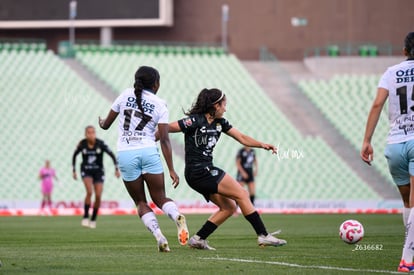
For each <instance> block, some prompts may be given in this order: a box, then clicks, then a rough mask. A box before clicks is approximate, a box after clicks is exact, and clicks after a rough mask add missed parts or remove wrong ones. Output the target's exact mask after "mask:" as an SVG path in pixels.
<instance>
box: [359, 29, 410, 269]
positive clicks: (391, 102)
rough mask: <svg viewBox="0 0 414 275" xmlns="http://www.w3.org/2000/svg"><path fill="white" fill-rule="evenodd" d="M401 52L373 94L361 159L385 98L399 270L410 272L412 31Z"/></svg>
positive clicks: (369, 152)
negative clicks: (399, 233) (400, 243)
mask: <svg viewBox="0 0 414 275" xmlns="http://www.w3.org/2000/svg"><path fill="white" fill-rule="evenodd" d="M404 54H405V56H406V57H407V60H405V61H403V62H401V63H399V64H397V65H394V66H392V67H389V68H388V69H387V71H386V72H385V73H384V74H383V75H382V77H381V80H380V82H379V84H378V90H377V96H376V98H375V100H374V103H373V105H372V107H371V111H370V113H369V115H368V120H367V124H366V129H365V135H364V141H363V144H362V148H361V158H362V160H363V161H365V162H366V163H368V164H369V165H371V161H372V160H373V159H374V150H373V148H372V146H371V138H372V136H373V134H374V131H375V127H376V125H377V123H378V119H379V116H380V114H381V111H382V108H383V106H384V104H385V101H386V100H387V98H388V112H389V115H388V117H389V124H390V131H389V134H388V138H387V146H386V148H385V157H386V158H387V161H388V167H389V170H390V173H391V176H392V178H393V180H394V182H395V184H396V185H397V187H398V190H399V191H400V193H401V198H402V200H403V203H404V209H403V221H404V225H405V227H406V238H405V243H404V247H403V251H402V257H401V262H400V265H399V267H398V271H399V272H410V271H414V263H413V256H414V251H413V245H414V226H413V225H414V224H413V223H414V211H411V209H412V207H413V206H414V32H410V33H409V34H408V35H407V36H406V38H405V45H404Z"/></svg>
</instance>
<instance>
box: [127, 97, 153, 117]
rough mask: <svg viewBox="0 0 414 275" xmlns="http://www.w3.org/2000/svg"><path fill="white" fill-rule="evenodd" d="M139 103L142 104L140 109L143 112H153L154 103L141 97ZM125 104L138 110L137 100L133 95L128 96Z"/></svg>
mask: <svg viewBox="0 0 414 275" xmlns="http://www.w3.org/2000/svg"><path fill="white" fill-rule="evenodd" d="M141 105H142V109H143V110H144V113H149V114H152V113H153V112H154V109H155V105H154V104H153V103H151V102H148V101H147V100H146V99H141ZM125 106H126V107H131V108H133V109H138V110H139V107H138V104H137V100H136V99H135V97H132V96H130V97H128V99H127V102H126V104H125Z"/></svg>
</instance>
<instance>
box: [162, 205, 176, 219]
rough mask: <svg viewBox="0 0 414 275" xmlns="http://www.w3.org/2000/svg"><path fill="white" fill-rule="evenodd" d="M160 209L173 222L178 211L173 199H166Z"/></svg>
mask: <svg viewBox="0 0 414 275" xmlns="http://www.w3.org/2000/svg"><path fill="white" fill-rule="evenodd" d="M162 211H164V213H165V214H167V215H168V217H170V219H172V220H173V221H174V222H175V220H176V219H177V217H178V215H180V212H179V211H178V207H177V205H176V204H175V203H174V202H173V201H168V202H166V203H164V204H163V206H162Z"/></svg>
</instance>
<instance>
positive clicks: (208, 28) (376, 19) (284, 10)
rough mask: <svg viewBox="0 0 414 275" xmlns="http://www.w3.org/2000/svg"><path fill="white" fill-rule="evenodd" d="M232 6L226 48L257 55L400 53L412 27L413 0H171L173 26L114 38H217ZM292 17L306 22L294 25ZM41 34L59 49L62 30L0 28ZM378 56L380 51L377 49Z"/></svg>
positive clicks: (95, 33) (92, 32)
mask: <svg viewBox="0 0 414 275" xmlns="http://www.w3.org/2000/svg"><path fill="white" fill-rule="evenodd" d="M223 4H228V5H229V7H230V20H229V23H228V32H229V49H230V51H231V52H233V53H235V54H236V55H237V56H238V57H239V58H240V59H258V57H259V48H260V47H261V46H266V47H267V48H268V49H270V50H271V52H273V53H274V54H275V55H276V56H277V57H278V58H279V59H282V60H300V59H302V58H303V56H304V52H305V50H306V49H308V48H311V47H321V46H326V45H327V44H329V43H348V42H350V43H358V42H370V43H377V44H382V43H390V44H391V45H394V46H396V50H395V52H394V54H399V52H400V51H401V48H402V46H403V39H404V37H405V35H406V34H407V33H408V32H409V31H414V28H413V27H412V11H413V10H414V1H412V0H396V1H390V0H346V1H343V0H312V1H309V0H258V1H250V0H226V1H223V0H209V1H203V0H192V1H188V0H175V1H174V26H173V27H142V28H116V29H114V30H113V38H114V39H115V40H161V41H186V42H216V43H220V41H221V6H222V5H223ZM294 17H299V18H306V20H307V25H306V26H297V27H294V26H292V23H291V19H292V18H294ZM76 34H77V39H99V35H100V30H99V29H96V28H95V29H77V30H76ZM4 37H16V38H17V37H19V38H20V37H25V38H43V39H46V40H47V41H48V46H49V47H50V48H52V49H55V50H56V48H57V43H58V41H60V40H67V39H68V30H66V29H43V30H35V29H31V30H30V29H26V30H5V29H0V38H4ZM380 55H381V52H380Z"/></svg>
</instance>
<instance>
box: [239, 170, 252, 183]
mask: <svg viewBox="0 0 414 275" xmlns="http://www.w3.org/2000/svg"><path fill="white" fill-rule="evenodd" d="M245 171H246V172H247V178H243V177H242V175H241V173H240V172H237V176H236V180H237V181H238V182H245V183H251V182H254V174H253V169H245Z"/></svg>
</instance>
